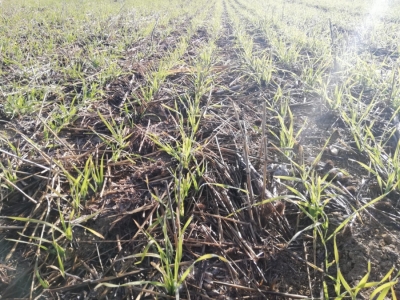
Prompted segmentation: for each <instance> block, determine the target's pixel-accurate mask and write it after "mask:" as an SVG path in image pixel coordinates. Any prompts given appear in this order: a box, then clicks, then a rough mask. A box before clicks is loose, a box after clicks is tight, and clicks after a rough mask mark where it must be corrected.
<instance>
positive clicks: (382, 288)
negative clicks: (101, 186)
mask: <svg viewBox="0 0 400 300" xmlns="http://www.w3.org/2000/svg"><path fill="white" fill-rule="evenodd" d="M395 284H397V280H396V281H391V282H387V283H385V284H382V285H381V286H380V287H377V288H376V289H375V290H374V291H373V292H372V294H371V295H370V299H374V297H375V296H376V295H377V294H379V293H381V292H382V293H385V295H386V294H387V292H388V291H389V290H390V288H391V287H392V286H394V285H395ZM386 289H388V290H387V291H386ZM380 295H382V294H380Z"/></svg>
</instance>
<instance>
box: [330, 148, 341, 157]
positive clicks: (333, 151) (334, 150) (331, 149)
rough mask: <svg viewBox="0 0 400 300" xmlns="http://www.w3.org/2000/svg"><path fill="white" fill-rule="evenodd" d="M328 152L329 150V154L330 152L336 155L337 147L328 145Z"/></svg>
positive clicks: (337, 152)
mask: <svg viewBox="0 0 400 300" xmlns="http://www.w3.org/2000/svg"><path fill="white" fill-rule="evenodd" d="M329 152H330V154H332V155H334V156H336V155H338V154H339V149H338V148H335V147H332V146H330V147H329Z"/></svg>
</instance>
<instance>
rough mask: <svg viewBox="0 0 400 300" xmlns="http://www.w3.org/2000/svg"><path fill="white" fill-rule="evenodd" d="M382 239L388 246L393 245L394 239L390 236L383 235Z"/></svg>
mask: <svg viewBox="0 0 400 300" xmlns="http://www.w3.org/2000/svg"><path fill="white" fill-rule="evenodd" d="M382 238H383V241H384V242H385V244H386V245H390V244H391V243H393V239H392V237H391V236H390V235H389V234H386V233H385V234H382Z"/></svg>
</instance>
